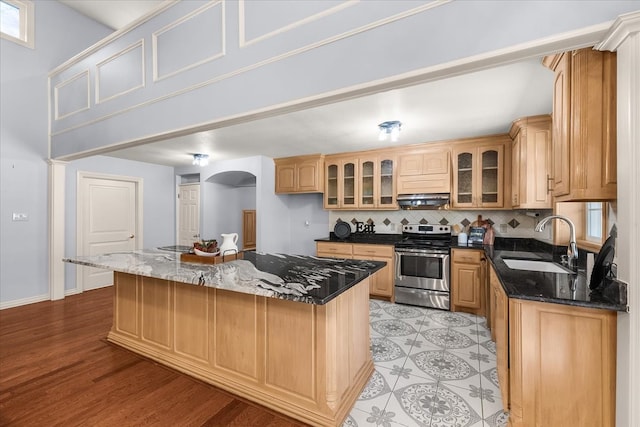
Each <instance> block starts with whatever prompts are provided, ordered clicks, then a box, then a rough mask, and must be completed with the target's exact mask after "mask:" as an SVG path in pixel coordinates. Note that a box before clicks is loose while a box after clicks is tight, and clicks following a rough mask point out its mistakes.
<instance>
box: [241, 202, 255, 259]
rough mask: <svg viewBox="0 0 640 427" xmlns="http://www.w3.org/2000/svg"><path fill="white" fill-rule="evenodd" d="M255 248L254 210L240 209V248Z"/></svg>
mask: <svg viewBox="0 0 640 427" xmlns="http://www.w3.org/2000/svg"><path fill="white" fill-rule="evenodd" d="M255 248H256V211H255V210H243V211H242V249H243V250H251V249H255Z"/></svg>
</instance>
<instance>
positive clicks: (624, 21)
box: [595, 11, 640, 52]
mask: <svg viewBox="0 0 640 427" xmlns="http://www.w3.org/2000/svg"><path fill="white" fill-rule="evenodd" d="M633 33H640V11H636V12H631V13H625V14H624V15H620V16H618V18H617V19H616V21H615V22H614V23H613V26H612V27H611V29H610V30H609V32H608V33H607V35H606V37H605V38H604V39H603V40H602V42H601V43H600V44H598V45H596V46H595V48H596V49H597V50H610V51H612V52H615V51H616V50H617V49H618V47H619V46H620V45H621V44H622V43H623V42H624V41H625V40H626V38H627V37H629V36H630V35H631V34H633Z"/></svg>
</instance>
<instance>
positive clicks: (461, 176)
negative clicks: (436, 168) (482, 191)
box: [454, 151, 475, 207]
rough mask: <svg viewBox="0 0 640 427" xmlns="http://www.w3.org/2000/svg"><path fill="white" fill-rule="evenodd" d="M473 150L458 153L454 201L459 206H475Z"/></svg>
mask: <svg viewBox="0 0 640 427" xmlns="http://www.w3.org/2000/svg"><path fill="white" fill-rule="evenodd" d="M474 157H475V156H474V152H473V151H462V152H459V153H456V160H457V162H456V171H455V172H456V176H457V178H458V179H457V184H456V185H455V188H456V190H457V191H456V194H455V197H454V203H455V204H456V205H457V206H461V207H462V206H474V203H473V202H474V200H473V187H474V185H473V184H474V179H473V159H474Z"/></svg>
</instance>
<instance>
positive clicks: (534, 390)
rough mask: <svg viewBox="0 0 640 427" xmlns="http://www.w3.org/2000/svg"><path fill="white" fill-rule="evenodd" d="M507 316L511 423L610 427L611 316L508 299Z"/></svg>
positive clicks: (612, 379) (613, 402) (614, 315)
mask: <svg viewBox="0 0 640 427" xmlns="http://www.w3.org/2000/svg"><path fill="white" fill-rule="evenodd" d="M508 316H509V332H510V336H509V339H510V347H511V348H510V358H511V360H510V362H511V368H510V371H509V373H510V382H511V384H510V399H511V408H510V418H511V422H512V424H513V425H527V426H568V425H572V426H593V427H596V426H598V427H600V426H602V427H608V426H614V425H615V406H616V399H615V389H616V328H617V326H616V319H617V313H616V312H614V311H608V310H599V309H591V308H583V307H572V306H566V305H559V304H549V303H542V302H537V301H526V300H518V299H511V300H509V314H508ZM501 386H502V384H501Z"/></svg>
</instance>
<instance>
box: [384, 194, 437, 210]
mask: <svg viewBox="0 0 640 427" xmlns="http://www.w3.org/2000/svg"><path fill="white" fill-rule="evenodd" d="M449 200H450V195H449V193H429V194H398V197H396V201H397V202H398V206H400V209H408V210H414V209H415V210H433V209H448V208H449Z"/></svg>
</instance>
